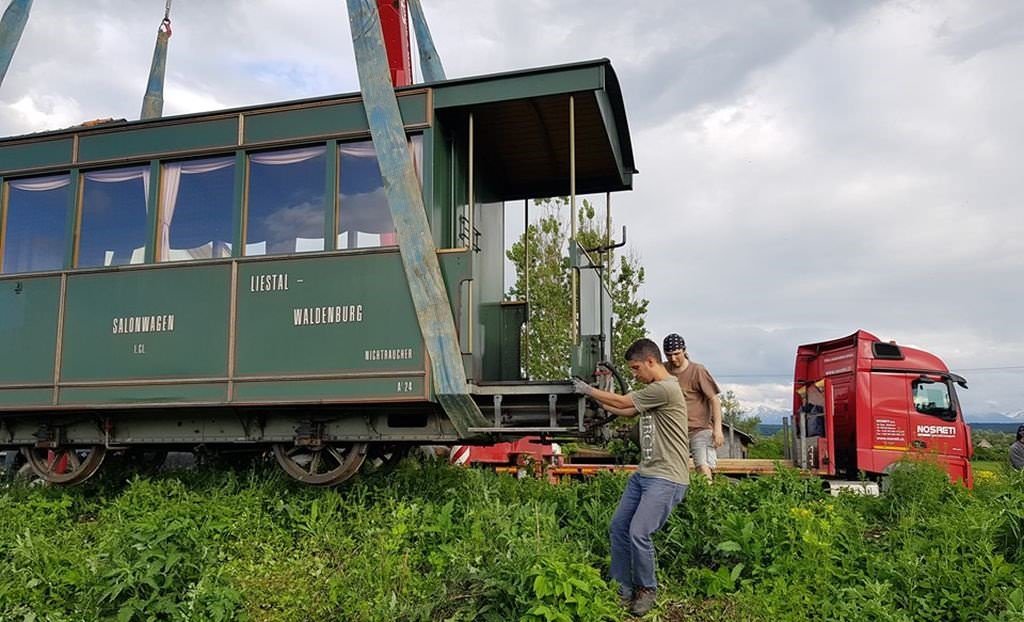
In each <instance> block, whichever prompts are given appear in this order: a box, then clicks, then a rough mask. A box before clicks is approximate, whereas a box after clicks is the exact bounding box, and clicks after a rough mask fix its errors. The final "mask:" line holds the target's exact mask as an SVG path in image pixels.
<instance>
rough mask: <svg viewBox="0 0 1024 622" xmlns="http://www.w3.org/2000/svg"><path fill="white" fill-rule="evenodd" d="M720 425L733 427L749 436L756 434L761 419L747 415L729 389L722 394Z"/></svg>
mask: <svg viewBox="0 0 1024 622" xmlns="http://www.w3.org/2000/svg"><path fill="white" fill-rule="evenodd" d="M721 399H722V423H723V424H725V423H727V424H730V425H732V426H735V428H736V429H737V430H742V431H743V432H746V433H747V434H749V435H751V436H755V435H756V434H757V426H759V425H761V418H760V417H756V416H754V415H747V412H746V411H745V410H744V409H743V406H742V405H741V404H740V400H739V398H737V397H736V393H735V392H734V391H733V390H732V389H729V390H728V391H726V392H725V393H723V394H722V398H721Z"/></svg>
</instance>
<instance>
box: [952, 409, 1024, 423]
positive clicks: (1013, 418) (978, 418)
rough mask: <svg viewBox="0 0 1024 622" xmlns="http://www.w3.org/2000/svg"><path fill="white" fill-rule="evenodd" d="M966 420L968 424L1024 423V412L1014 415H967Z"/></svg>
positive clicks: (994, 413) (989, 413) (997, 413)
mask: <svg viewBox="0 0 1024 622" xmlns="http://www.w3.org/2000/svg"><path fill="white" fill-rule="evenodd" d="M964 419H966V420H967V422H968V423H1024V411H1020V410H1018V411H1016V412H1012V413H1000V412H986V413H966V414H964Z"/></svg>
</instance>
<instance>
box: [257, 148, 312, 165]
mask: <svg viewBox="0 0 1024 622" xmlns="http://www.w3.org/2000/svg"><path fill="white" fill-rule="evenodd" d="M325 153H327V147H326V146H325V147H306V148H304V149H288V150H287V151H264V152H263V153H250V154H249V162H251V163H253V164H266V165H268V166H280V165H283V164H298V163H299V162H305V161H306V160H312V159H313V158H315V157H317V156H321V155H324V154H325Z"/></svg>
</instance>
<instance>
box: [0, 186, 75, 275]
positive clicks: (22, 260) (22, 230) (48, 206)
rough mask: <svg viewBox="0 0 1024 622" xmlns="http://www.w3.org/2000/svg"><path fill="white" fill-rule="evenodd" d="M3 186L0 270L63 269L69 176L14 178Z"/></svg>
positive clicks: (69, 192) (69, 195) (69, 194)
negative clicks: (4, 220)
mask: <svg viewBox="0 0 1024 622" xmlns="http://www.w3.org/2000/svg"><path fill="white" fill-rule="evenodd" d="M7 189H8V195H7V223H6V225H5V226H4V227H3V232H4V238H5V239H4V240H3V249H4V255H3V262H2V264H0V265H2V267H3V272H5V273H8V274H11V273H14V272H33V271H38V270H59V269H61V268H63V267H64V252H65V248H66V246H67V226H66V224H65V223H66V220H67V213H68V201H69V200H70V198H71V176H70V175H53V176H49V177H36V178H33V179H19V180H14V181H11V182H9V183H8V184H7Z"/></svg>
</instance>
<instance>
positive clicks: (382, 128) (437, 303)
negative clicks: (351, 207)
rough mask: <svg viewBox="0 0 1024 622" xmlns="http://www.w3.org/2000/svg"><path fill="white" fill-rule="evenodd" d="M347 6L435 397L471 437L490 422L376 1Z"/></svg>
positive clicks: (366, 105)
mask: <svg viewBox="0 0 1024 622" xmlns="http://www.w3.org/2000/svg"><path fill="white" fill-rule="evenodd" d="M346 2H347V3H348V17H349V24H350V26H351V28H352V44H353V47H354V48H355V54H356V68H357V69H358V72H359V88H360V90H361V91H362V94H363V108H364V110H365V111H366V120H367V122H368V123H369V126H370V136H371V137H372V138H373V145H374V147H375V148H376V150H377V161H378V162H379V164H380V173H381V177H382V178H383V180H384V194H385V196H386V197H387V200H388V207H389V208H390V210H391V218H392V219H393V220H394V223H395V232H396V234H397V237H398V244H399V250H400V252H401V256H402V266H403V267H404V269H405V277H406V281H407V282H408V284H409V293H410V294H411V295H412V301H413V306H414V307H415V308H416V319H417V321H418V322H419V327H420V332H422V333H423V341H424V343H425V344H426V348H427V354H428V355H429V357H430V369H431V377H432V378H433V384H434V393H435V394H436V395H437V401H438V402H439V403H440V404H441V407H442V408H443V409H444V411H445V413H446V414H447V415H448V418H449V419H450V420H451V422H452V424H453V425H454V426H455V429H456V430H457V431H458V433H459V436H461V437H468V436H473V435H474V434H473V433H472V432H471V431H470V428H483V427H486V426H487V425H488V424H489V422H488V421H487V419H485V418H484V415H483V413H482V412H480V407H479V406H477V404H476V402H475V401H473V397H472V396H471V395H470V394H469V391H468V389H467V384H466V371H465V369H464V368H463V366H462V354H461V352H460V349H459V346H458V344H459V339H458V334H457V332H456V330H455V319H454V318H453V317H452V310H451V307H450V306H449V303H448V294H447V291H446V290H445V285H444V280H443V279H442V277H441V264H440V262H438V259H437V249H436V248H435V247H434V241H433V239H432V238H431V236H430V225H429V223H428V222H427V213H426V210H425V209H424V207H423V195H422V194H421V192H420V185H419V182H418V181H417V178H416V173H415V170H414V169H413V162H412V156H411V154H410V153H409V145H408V139H407V138H406V135H405V126H404V125H403V123H402V117H401V115H400V114H399V111H398V100H397V98H396V97H395V91H394V87H393V86H392V84H391V78H390V73H389V71H388V65H387V60H386V59H387V52H386V50H385V48H384V38H383V34H382V33H381V26H380V14H379V13H378V12H377V3H376V2H373V1H372V0H346Z"/></svg>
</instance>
